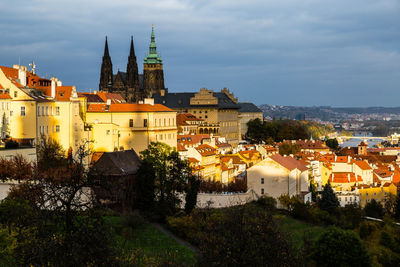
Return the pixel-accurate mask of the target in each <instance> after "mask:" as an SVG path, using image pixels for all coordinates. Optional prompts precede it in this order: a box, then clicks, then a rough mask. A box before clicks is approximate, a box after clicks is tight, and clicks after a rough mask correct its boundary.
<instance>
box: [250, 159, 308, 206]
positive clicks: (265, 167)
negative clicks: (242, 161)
mask: <svg viewBox="0 0 400 267" xmlns="http://www.w3.org/2000/svg"><path fill="white" fill-rule="evenodd" d="M247 186H248V188H249V189H252V190H254V192H255V193H256V194H258V195H264V194H267V195H269V196H272V197H274V198H278V197H279V196H281V195H282V194H288V195H289V196H299V197H300V198H301V199H302V200H304V201H305V202H307V201H311V195H310V193H309V172H308V168H307V167H306V166H305V165H304V164H303V163H301V162H300V161H298V160H296V159H294V158H292V157H290V156H286V157H284V156H281V155H279V154H276V155H272V156H270V157H268V158H266V159H264V160H263V161H261V162H259V163H257V164H256V165H254V166H252V167H250V168H248V169H247Z"/></svg>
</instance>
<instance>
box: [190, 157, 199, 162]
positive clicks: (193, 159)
mask: <svg viewBox="0 0 400 267" xmlns="http://www.w3.org/2000/svg"><path fill="white" fill-rule="evenodd" d="M188 160H189V162H190V163H199V162H200V161H198V160H197V159H195V158H188Z"/></svg>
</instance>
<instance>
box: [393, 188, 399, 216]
mask: <svg viewBox="0 0 400 267" xmlns="http://www.w3.org/2000/svg"><path fill="white" fill-rule="evenodd" d="M393 215H394V217H395V218H396V219H398V220H400V192H397V196H396V202H395V203H394V208H393Z"/></svg>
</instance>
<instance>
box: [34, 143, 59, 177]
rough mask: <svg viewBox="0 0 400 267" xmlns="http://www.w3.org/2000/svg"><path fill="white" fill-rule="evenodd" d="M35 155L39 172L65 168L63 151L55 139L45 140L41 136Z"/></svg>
mask: <svg viewBox="0 0 400 267" xmlns="http://www.w3.org/2000/svg"><path fill="white" fill-rule="evenodd" d="M36 153H37V164H38V169H39V170H40V171H46V170H47V169H50V168H55V167H59V166H63V165H64V166H65V161H66V158H65V151H64V149H63V148H62V146H61V145H60V144H59V143H58V142H57V141H56V140H55V139H52V138H50V137H49V138H46V137H45V136H44V135H42V136H41V138H40V141H39V144H38V145H37V146H36Z"/></svg>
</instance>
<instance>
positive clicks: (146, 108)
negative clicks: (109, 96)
mask: <svg viewBox="0 0 400 267" xmlns="http://www.w3.org/2000/svg"><path fill="white" fill-rule="evenodd" d="M87 112H173V110H172V109H170V108H168V107H166V106H164V105H161V104H154V105H150V104H130V103H129V104H128V103H122V104H111V105H110V106H108V109H107V104H90V105H89V107H88V110H87Z"/></svg>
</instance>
